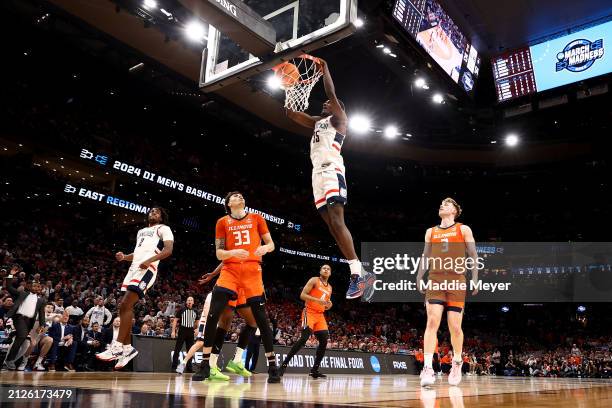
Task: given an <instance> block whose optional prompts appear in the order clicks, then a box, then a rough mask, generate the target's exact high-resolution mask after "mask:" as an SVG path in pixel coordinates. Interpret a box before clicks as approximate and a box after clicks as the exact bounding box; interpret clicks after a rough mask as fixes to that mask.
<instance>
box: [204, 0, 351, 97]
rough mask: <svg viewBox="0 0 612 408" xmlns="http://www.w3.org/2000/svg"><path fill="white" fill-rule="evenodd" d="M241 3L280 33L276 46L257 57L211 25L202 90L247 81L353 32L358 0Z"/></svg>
mask: <svg viewBox="0 0 612 408" xmlns="http://www.w3.org/2000/svg"><path fill="white" fill-rule="evenodd" d="M242 3H243V4H244V5H246V6H248V8H250V11H251V10H252V11H254V12H255V13H257V14H258V15H259V16H261V18H262V19H263V20H266V21H267V22H269V23H270V24H271V26H272V27H273V29H274V31H275V34H276V40H275V46H274V49H273V50H272V49H270V51H271V52H270V53H269V54H268V55H265V56H261V57H256V56H254V55H253V54H251V53H250V52H248V51H246V50H245V49H243V48H242V47H241V46H240V45H239V44H237V43H236V42H235V41H233V40H232V39H230V37H229V36H228V35H226V34H225V33H224V27H215V26H214V25H212V24H210V25H209V29H208V43H207V47H206V49H205V50H204V52H203V54H202V67H201V71H200V88H201V89H202V90H203V91H206V92H210V91H214V90H216V89H219V88H220V87H222V86H227V85H229V84H231V83H233V82H236V81H240V80H245V79H247V78H249V77H251V76H253V75H256V74H257V73H259V72H263V71H265V70H267V69H270V68H272V67H273V66H275V65H276V64H278V63H280V62H282V61H286V60H288V59H291V58H293V57H295V56H297V55H299V54H302V53H308V52H311V51H313V50H316V49H318V48H321V47H323V46H325V45H328V44H331V43H333V42H335V41H338V40H340V39H342V38H345V37H347V36H349V35H350V34H352V33H353V32H354V31H355V26H354V24H353V23H354V21H355V20H356V18H357V0H293V1H292V0H244V1H243V2H242ZM264 23H265V21H264ZM232 28H233V27H232ZM230 29H231V28H229V27H228V28H226V31H227V30H230ZM234 38H235V37H234ZM271 48H272V47H271Z"/></svg>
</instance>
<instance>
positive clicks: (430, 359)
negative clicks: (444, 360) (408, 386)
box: [424, 353, 433, 368]
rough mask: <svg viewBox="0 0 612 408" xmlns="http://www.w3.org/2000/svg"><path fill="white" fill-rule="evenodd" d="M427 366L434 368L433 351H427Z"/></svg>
mask: <svg viewBox="0 0 612 408" xmlns="http://www.w3.org/2000/svg"><path fill="white" fill-rule="evenodd" d="M424 357H425V365H424V366H425V367H429V368H432V367H433V353H425V355H424Z"/></svg>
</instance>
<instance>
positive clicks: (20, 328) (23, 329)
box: [5, 314, 33, 362]
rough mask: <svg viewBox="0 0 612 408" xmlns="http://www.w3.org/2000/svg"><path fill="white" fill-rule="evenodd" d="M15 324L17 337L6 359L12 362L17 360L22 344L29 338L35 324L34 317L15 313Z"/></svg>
mask: <svg viewBox="0 0 612 408" xmlns="http://www.w3.org/2000/svg"><path fill="white" fill-rule="evenodd" d="M13 326H14V327H15V339H14V340H13V344H12V345H11V349H10V350H9V352H8V354H7V356H6V359H5V361H10V362H13V361H14V360H15V357H17V352H18V351H19V349H20V348H21V345H22V344H23V342H24V341H25V340H26V339H27V338H28V334H29V333H30V330H31V329H32V326H33V323H32V319H31V318H29V317H26V316H23V315H20V314H15V316H14V317H13Z"/></svg>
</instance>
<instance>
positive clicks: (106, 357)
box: [96, 341, 123, 361]
mask: <svg viewBox="0 0 612 408" xmlns="http://www.w3.org/2000/svg"><path fill="white" fill-rule="evenodd" d="M122 355H123V347H122V346H121V345H120V344H119V343H117V342H116V341H115V342H113V343H112V344H111V346H110V347H109V348H107V349H106V350H105V351H103V352H101V353H97V354H96V358H97V359H98V360H102V361H115V360H118V359H119V357H121V356H122Z"/></svg>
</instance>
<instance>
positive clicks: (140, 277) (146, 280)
mask: <svg viewBox="0 0 612 408" xmlns="http://www.w3.org/2000/svg"><path fill="white" fill-rule="evenodd" d="M158 264H159V262H154V263H152V264H150V265H149V268H148V269H141V268H140V262H138V263H136V262H134V263H132V265H130V269H128V273H127V275H125V278H124V279H123V284H122V285H121V291H122V292H125V291H126V290H130V291H132V292H135V293H137V294H138V296H139V297H140V298H141V299H142V298H143V297H144V295H145V293H147V290H148V289H149V288H150V287H151V286H153V284H154V283H155V278H156V277H157V265H158Z"/></svg>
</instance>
